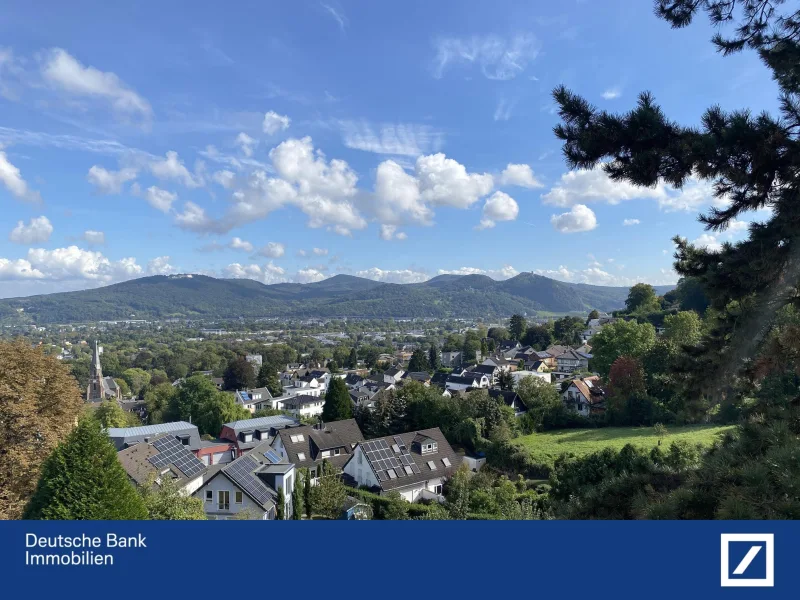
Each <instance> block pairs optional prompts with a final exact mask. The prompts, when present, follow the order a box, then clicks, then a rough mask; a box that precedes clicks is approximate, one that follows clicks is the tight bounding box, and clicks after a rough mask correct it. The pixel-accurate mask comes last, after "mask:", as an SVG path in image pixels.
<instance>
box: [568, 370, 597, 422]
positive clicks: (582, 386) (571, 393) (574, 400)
mask: <svg viewBox="0 0 800 600" xmlns="http://www.w3.org/2000/svg"><path fill="white" fill-rule="evenodd" d="M561 396H562V398H563V399H564V404H565V405H566V406H567V408H570V409H572V410H574V411H575V412H577V413H578V414H579V415H581V416H584V417H588V416H589V415H590V414H592V413H593V412H594V413H598V412H602V411H603V410H605V391H604V390H603V389H602V388H601V387H600V377H598V376H597V375H593V376H591V377H579V378H578V379H574V380H572V381H571V382H570V384H569V387H567V389H566V390H564V393H563V394H562V395H561Z"/></svg>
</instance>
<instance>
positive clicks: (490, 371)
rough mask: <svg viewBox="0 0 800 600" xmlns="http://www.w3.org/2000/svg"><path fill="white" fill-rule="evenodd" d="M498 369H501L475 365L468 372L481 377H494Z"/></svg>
mask: <svg viewBox="0 0 800 600" xmlns="http://www.w3.org/2000/svg"><path fill="white" fill-rule="evenodd" d="M497 369H499V367H493V366H492V365H475V366H474V367H472V368H471V369H470V370H469V371H467V372H468V373H478V374H480V375H494V373H495V371H497Z"/></svg>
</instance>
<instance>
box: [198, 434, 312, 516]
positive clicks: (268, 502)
mask: <svg viewBox="0 0 800 600" xmlns="http://www.w3.org/2000/svg"><path fill="white" fill-rule="evenodd" d="M295 480H296V477H295V468H294V465H293V464H292V463H289V462H287V461H285V460H283V459H281V457H280V456H279V455H278V454H277V453H276V452H275V451H273V450H272V448H270V446H269V443H267V442H265V443H263V444H261V445H259V446H256V447H255V448H253V449H252V450H251V451H250V452H248V453H247V454H245V455H244V456H240V457H239V458H237V459H236V460H234V461H233V462H230V463H228V464H226V465H224V466H222V465H220V467H219V468H217V469H215V470H214V471H213V472H211V474H210V476H209V477H207V478H206V480H205V481H204V482H203V485H202V487H200V488H199V489H198V490H197V491H195V493H194V496H195V497H196V498H200V499H201V500H202V501H203V508H204V509H205V512H206V515H207V516H208V517H209V518H210V519H216V520H218V521H219V520H227V519H232V518H235V517H236V515H237V514H238V513H240V512H242V511H247V514H248V515H251V518H255V519H261V520H273V519H275V518H276V510H277V506H278V494H279V493H280V494H283V498H284V506H285V514H284V518H286V519H288V518H290V517H291V515H292V511H293V507H292V491H293V490H294V484H295ZM298 510H299V508H298Z"/></svg>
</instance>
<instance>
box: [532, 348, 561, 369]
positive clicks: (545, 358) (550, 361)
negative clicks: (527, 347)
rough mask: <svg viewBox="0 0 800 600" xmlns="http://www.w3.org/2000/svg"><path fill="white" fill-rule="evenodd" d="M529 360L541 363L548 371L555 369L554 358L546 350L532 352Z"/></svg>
mask: <svg viewBox="0 0 800 600" xmlns="http://www.w3.org/2000/svg"><path fill="white" fill-rule="evenodd" d="M531 359H537V360H540V361H542V362H543V363H544V364H545V366H546V367H547V368H548V369H555V368H556V364H557V363H556V357H555V356H553V355H552V354H550V353H549V352H547V351H546V350H534V351H533V354H531ZM526 368H527V367H526Z"/></svg>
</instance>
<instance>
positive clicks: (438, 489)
mask: <svg viewBox="0 0 800 600" xmlns="http://www.w3.org/2000/svg"><path fill="white" fill-rule="evenodd" d="M433 489H434V490H435V491H436V493H437V494H441V493H442V484H441V483H440V484H439V485H437V486H436V487H435V488H433Z"/></svg>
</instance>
